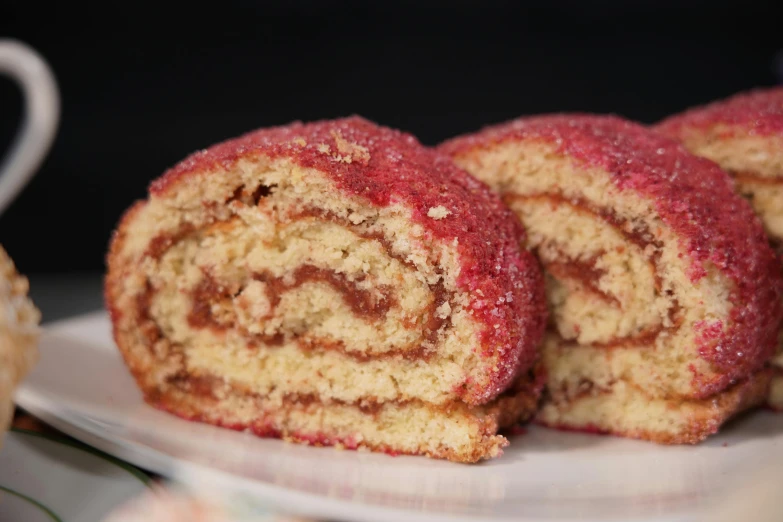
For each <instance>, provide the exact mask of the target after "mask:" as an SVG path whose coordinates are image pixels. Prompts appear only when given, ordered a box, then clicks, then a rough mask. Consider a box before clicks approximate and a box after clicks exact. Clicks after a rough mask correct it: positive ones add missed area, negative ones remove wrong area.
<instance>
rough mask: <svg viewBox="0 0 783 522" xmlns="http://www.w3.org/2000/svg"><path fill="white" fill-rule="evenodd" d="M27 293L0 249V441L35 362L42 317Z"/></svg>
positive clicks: (27, 289)
mask: <svg viewBox="0 0 783 522" xmlns="http://www.w3.org/2000/svg"><path fill="white" fill-rule="evenodd" d="M28 291H29V283H28V281H27V278H26V277H24V276H22V275H20V274H19V273H18V272H17V271H16V267H15V266H14V262H13V261H12V260H11V258H10V257H8V254H7V253H6V251H5V250H4V249H3V248H2V247H0V306H2V310H1V311H0V441H2V434H3V433H4V432H5V431H6V430H7V429H8V427H9V426H10V424H11V418H12V417H13V413H14V402H13V395H14V392H15V391H16V387H17V386H18V385H19V383H20V382H21V381H22V379H23V378H24V377H25V376H26V375H27V373H28V372H29V371H30V369H31V368H32V367H33V365H34V364H35V362H36V361H37V360H38V336H39V326H38V325H39V323H40V321H41V314H40V312H39V311H38V309H37V308H36V307H35V305H34V304H33V302H32V301H31V300H30V298H29V297H28V295H27V294H28Z"/></svg>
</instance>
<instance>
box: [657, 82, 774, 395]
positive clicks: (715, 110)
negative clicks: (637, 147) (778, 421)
mask: <svg viewBox="0 0 783 522" xmlns="http://www.w3.org/2000/svg"><path fill="white" fill-rule="evenodd" d="M654 128H655V130H657V131H658V132H661V133H663V134H666V135H668V136H671V137H673V138H675V139H677V140H679V141H681V142H682V143H683V144H684V145H685V147H687V148H688V149H689V150H690V151H691V152H692V153H694V154H696V155H699V156H703V157H705V158H708V159H711V160H712V161H714V162H716V163H718V164H719V165H720V166H721V167H723V169H724V170H726V171H727V172H728V173H729V174H731V176H732V177H733V178H734V181H735V184H736V189H737V191H738V192H739V193H740V194H742V195H743V196H744V197H745V198H746V199H747V200H748V201H749V202H750V204H751V205H752V206H753V209H754V210H755V211H756V213H757V214H758V215H759V217H760V218H761V221H762V222H763V223H764V228H765V230H766V232H767V234H768V236H769V241H770V244H771V245H772V246H773V248H775V249H776V250H777V252H778V254H779V255H781V254H783V87H776V88H771V89H756V90H753V91H750V92H745V93H740V94H737V95H735V96H732V97H730V98H728V99H725V100H721V101H716V102H714V103H711V104H709V105H706V106H703V107H696V108H693V109H690V110H687V111H685V112H683V113H682V114H678V115H674V116H671V117H669V118H667V119H665V120H664V121H662V122H661V123H659V124H658V125H656V126H655V127H654ZM773 366H774V368H775V376H774V377H773V382H772V386H771V388H770V400H769V402H770V405H771V406H772V407H774V408H776V409H779V410H783V342H782V343H781V346H780V347H779V348H778V355H777V356H776V357H775V359H774V360H773Z"/></svg>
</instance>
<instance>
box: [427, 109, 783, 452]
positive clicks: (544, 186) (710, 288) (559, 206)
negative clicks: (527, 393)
mask: <svg viewBox="0 0 783 522" xmlns="http://www.w3.org/2000/svg"><path fill="white" fill-rule="evenodd" d="M441 150H443V151H445V152H447V153H449V154H450V155H452V156H453V157H454V158H455V160H456V162H457V163H458V164H459V165H460V166H462V167H463V168H465V169H466V170H468V171H469V172H470V173H472V174H474V175H475V176H477V177H478V178H479V179H482V180H483V181H485V182H487V183H488V184H489V185H490V186H492V187H494V188H495V189H496V190H497V191H498V192H499V193H500V194H501V196H502V198H503V199H504V200H505V202H506V203H507V204H508V205H509V206H510V207H511V208H512V209H513V210H514V211H515V212H516V213H517V215H518V216H519V217H520V218H521V220H522V222H523V223H524V224H525V226H526V228H527V230H528V238H529V242H530V246H531V247H532V248H534V249H535V251H536V253H537V254H538V256H539V258H540V259H541V261H542V263H543V264H544V266H545V268H546V272H547V295H548V300H549V306H550V308H551V313H552V325H551V328H550V330H549V333H548V335H547V338H546V341H545V347H544V361H545V367H546V371H547V374H548V382H547V400H546V402H545V404H544V406H543V409H542V411H541V412H540V414H539V420H540V421H541V422H542V423H544V424H547V425H550V426H556V427H562V428H570V429H580V430H589V431H598V432H609V433H614V434H618V435H624V436H629V437H637V438H643V439H648V440H653V441H658V442H663V443H688V442H690V443H692V442H697V441H699V440H702V439H703V438H704V437H706V436H707V435H709V434H711V433H714V432H715V431H716V430H717V429H718V427H719V426H720V424H721V423H723V422H724V421H725V420H726V419H727V418H729V417H730V416H732V415H733V414H735V413H737V412H739V411H741V410H743V409H745V408H747V407H750V406H752V405H754V404H758V403H759V402H761V401H763V399H764V395H765V389H766V387H767V386H768V383H769V379H770V375H769V371H767V370H765V369H764V365H765V362H766V361H767V360H768V359H769V358H770V356H771V355H772V353H773V351H774V349H775V344H776V334H777V326H778V324H779V321H780V318H781V305H780V293H781V280H780V274H779V268H778V264H777V261H776V259H775V256H774V254H773V252H772V250H771V249H770V248H769V246H768V245H767V241H766V238H765V236H764V231H763V230H762V227H761V224H760V222H759V221H758V219H757V218H756V217H755V216H754V214H753V211H752V210H751V208H750V206H749V205H748V204H747V203H746V202H745V201H743V200H742V199H741V198H740V197H739V196H737V195H735V194H734V192H733V190H732V186H731V180H730V179H729V177H728V176H727V175H726V174H725V173H724V172H723V171H722V170H721V169H720V168H718V167H717V166H716V165H714V164H713V163H711V162H708V161H705V160H702V159H699V158H696V157H695V156H692V155H690V154H689V153H688V152H687V151H685V149H684V148H683V147H681V146H679V145H678V144H676V143H675V142H674V141H672V140H669V139H666V138H664V137H661V136H659V135H656V134H654V133H653V132H651V131H649V130H647V129H644V128H643V127H641V126H640V125H636V124H633V123H631V122H627V121H625V120H622V119H620V118H615V117H598V116H589V115H567V114H566V115H553V116H543V117H535V118H528V119H520V120H517V121H514V122H510V123H507V124H503V125H499V126H495V127H490V128H487V129H485V130H483V131H481V132H479V133H477V134H475V135H472V136H465V137H460V138H456V139H454V140H452V141H450V142H447V143H446V144H444V145H443V146H442V147H441Z"/></svg>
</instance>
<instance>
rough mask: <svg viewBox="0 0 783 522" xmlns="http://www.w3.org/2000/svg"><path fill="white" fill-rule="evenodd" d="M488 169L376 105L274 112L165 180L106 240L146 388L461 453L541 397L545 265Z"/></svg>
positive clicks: (180, 411)
mask: <svg viewBox="0 0 783 522" xmlns="http://www.w3.org/2000/svg"><path fill="white" fill-rule="evenodd" d="M523 242H524V232H523V229H522V228H521V226H520V225H519V224H518V222H517V220H516V219H515V218H514V216H513V214H511V213H510V211H509V210H508V209H506V208H505V206H504V205H503V204H502V202H501V201H500V199H499V198H498V197H497V196H496V195H494V194H493V193H492V192H491V191H490V190H489V189H488V187H486V186H485V185H484V184H482V183H480V182H478V181H476V180H475V179H473V178H472V177H470V176H469V175H468V174H466V173H465V172H463V171H461V170H459V169H458V168H456V167H455V166H454V165H453V164H452V163H451V161H450V160H449V159H448V158H447V157H445V156H443V155H441V154H438V153H436V152H434V151H431V150H429V149H427V148H425V147H423V146H422V145H420V144H419V143H418V142H417V141H416V140H415V139H414V138H413V137H412V136H410V135H407V134H403V133H401V132H398V131H394V130H391V129H387V128H383V127H379V126H377V125H375V124H373V123H371V122H368V121H366V120H363V119H361V118H349V119H341V120H335V121H321V122H316V123H309V124H300V123H295V124H291V125H288V126H284V127H276V128H270V129H262V130H258V131H255V132H252V133H250V134H247V135H245V136H242V137H239V138H236V139H233V140H229V141H227V142H225V143H221V144H218V145H215V146H213V147H210V148H209V149H207V150H204V151H201V152H197V153H195V154H193V155H192V156H190V157H189V158H187V159H185V160H184V161H183V162H181V163H180V164H178V165H177V166H175V167H174V168H172V169H171V170H169V171H168V172H166V173H165V174H164V175H163V176H162V177H161V178H160V179H158V180H156V181H155V182H153V183H152V185H151V187H150V192H149V197H148V199H147V200H146V201H143V202H140V203H138V204H136V205H135V206H133V207H132V208H131V209H130V210H129V211H128V212H127V213H126V215H125V216H124V218H123V219H122V222H121V223H120V225H119V227H118V230H117V232H116V234H115V235H114V238H113V241H112V245H111V250H110V253H109V256H108V275H107V278H106V290H105V292H106V301H107V305H108V308H109V309H110V311H111V318H112V321H113V325H114V336H115V339H116V342H117V344H118V346H119V348H120V351H121V352H122V355H123V357H124V358H125V361H126V362H127V364H128V367H129V368H130V371H131V372H132V373H133V375H134V376H135V378H136V380H137V382H138V384H139V386H140V388H141V390H142V391H143V393H144V397H145V399H146V401H147V402H148V403H150V404H152V405H154V406H156V407H158V408H162V409H164V410H168V411H170V412H172V413H174V414H176V415H179V416H181V417H184V418H186V419H192V420H198V421H203V422H208V423H211V424H216V425H220V426H225V427H229V428H233V429H239V430H249V431H252V432H253V433H255V434H256V435H260V436H270V437H282V438H284V439H286V440H289V441H294V442H302V443H306V444H315V445H337V446H341V447H344V448H367V449H371V450H377V451H385V452H389V453H406V454H423V455H428V456H430V457H437V458H445V459H450V460H454V461H460V462H475V461H478V460H481V459H485V458H489V457H493V456H497V455H498V454H499V453H500V451H501V448H502V447H504V446H505V445H506V444H507V440H506V439H505V438H504V437H503V436H502V435H498V433H497V432H498V429H499V427H501V426H503V425H509V424H513V423H515V422H518V421H520V420H522V419H525V418H527V417H529V416H530V415H531V414H532V412H533V411H534V410H535V408H536V405H537V401H538V397H539V393H540V390H541V387H542V386H541V382H540V379H538V378H537V377H536V375H537V374H536V371H535V369H536V364H537V360H538V347H539V342H540V340H541V337H542V334H543V330H544V326H545V322H546V318H545V317H546V305H545V298H544V284H543V276H542V274H541V271H540V269H539V266H538V263H537V261H536V260H535V258H534V257H533V256H532V254H530V253H529V252H527V251H525V250H524V249H523V248H521V246H520V245H521V244H522V243H523Z"/></svg>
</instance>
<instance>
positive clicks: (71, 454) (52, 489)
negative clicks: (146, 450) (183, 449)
mask: <svg viewBox="0 0 783 522" xmlns="http://www.w3.org/2000/svg"><path fill="white" fill-rule="evenodd" d="M147 481H148V478H147V477H146V476H145V475H143V474H142V473H141V472H140V471H138V470H136V469H134V468H132V467H130V466H128V465H127V464H124V463H121V462H117V461H116V460H115V459H113V458H111V457H108V456H106V455H102V454H100V453H98V452H96V451H93V450H90V449H89V448H83V447H80V446H77V445H75V444H73V443H71V442H69V441H68V440H66V439H60V438H57V437H51V436H49V435H42V434H40V433H35V432H29V431H22V430H14V431H12V432H11V433H8V434H6V436H5V438H4V441H3V448H2V451H0V520H3V521H8V522H11V521H19V522H22V521H24V522H53V521H54V522H100V521H101V520H103V519H104V517H105V516H106V515H107V514H108V513H110V512H111V511H113V510H114V509H116V508H117V507H118V506H119V505H121V504H123V503H125V502H127V501H128V500H130V499H132V498H135V497H136V496H137V495H140V494H141V493H142V492H143V491H145V490H146V489H147Z"/></svg>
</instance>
